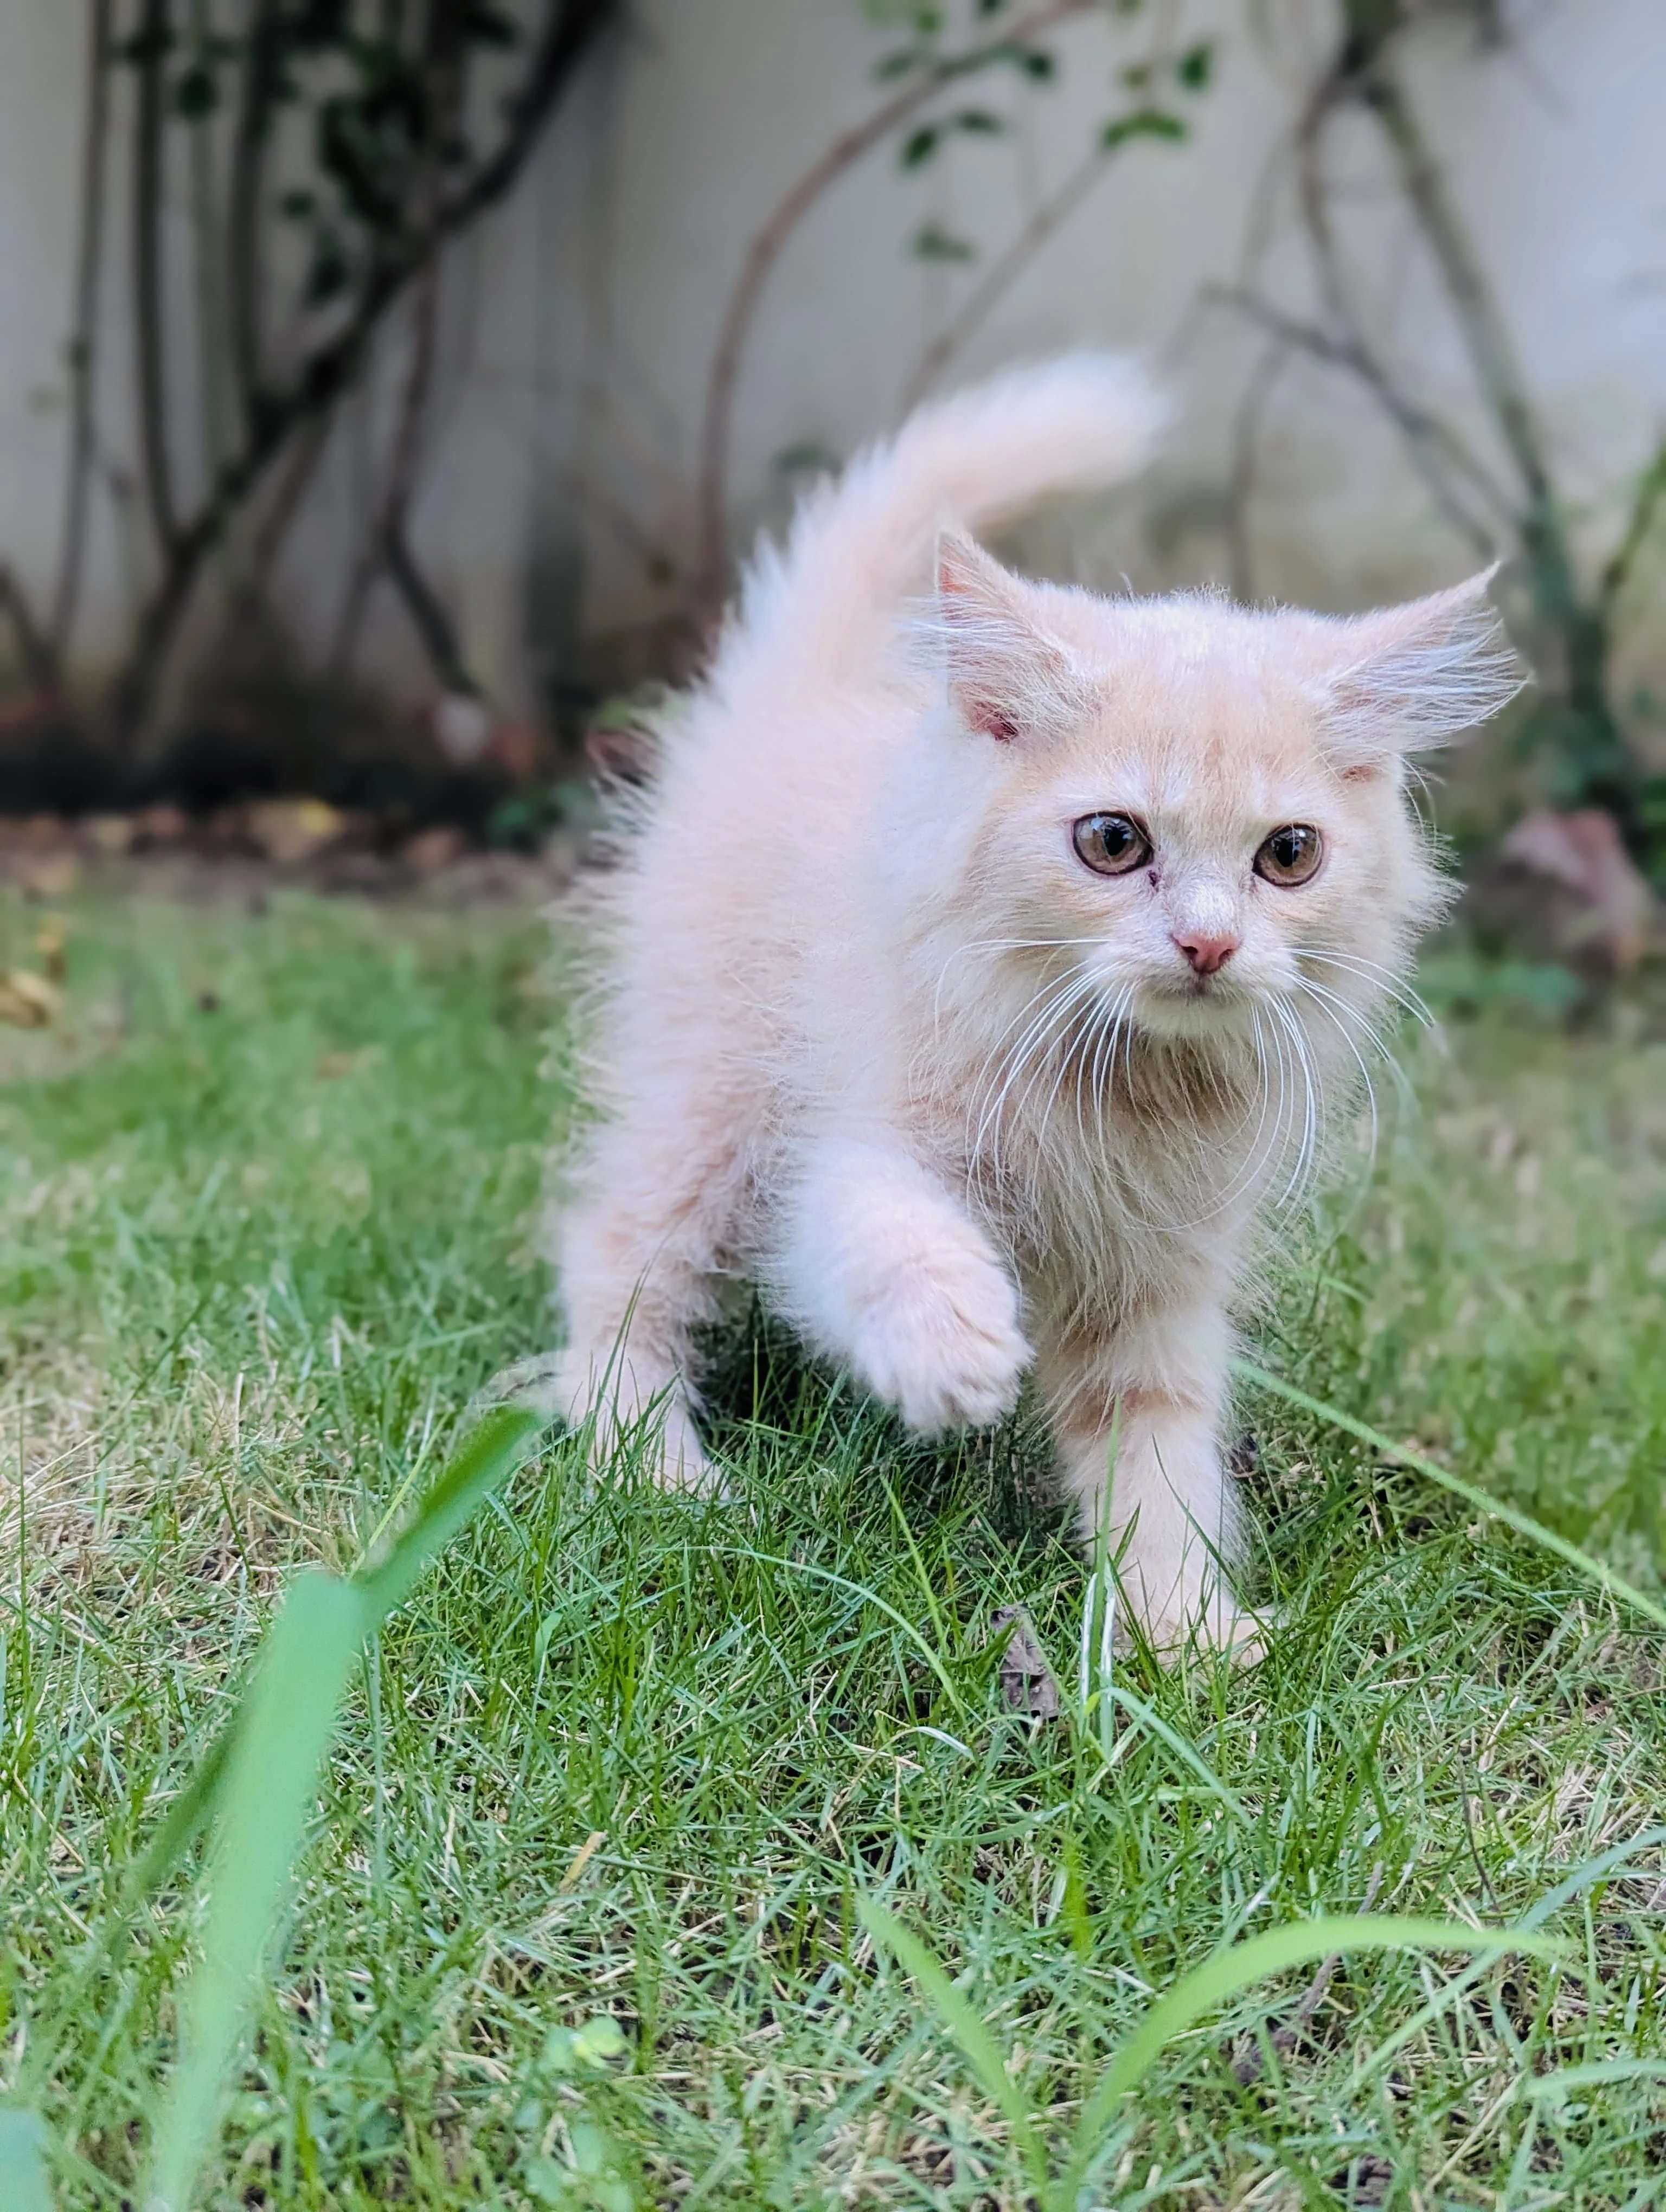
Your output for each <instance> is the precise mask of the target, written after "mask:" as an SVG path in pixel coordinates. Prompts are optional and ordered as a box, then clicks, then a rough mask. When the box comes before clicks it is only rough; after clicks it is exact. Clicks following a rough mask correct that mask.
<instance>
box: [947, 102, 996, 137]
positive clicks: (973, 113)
mask: <svg viewBox="0 0 1666 2212" xmlns="http://www.w3.org/2000/svg"><path fill="white" fill-rule="evenodd" d="M952 120H953V127H954V128H955V129H956V130H957V131H969V132H970V133H971V135H972V136H973V137H980V138H998V137H1000V135H1001V133H1002V132H1003V131H1005V130H1006V117H1005V116H1004V115H997V114H996V113H995V112H994V110H993V109H992V108H988V107H963V108H962V109H961V111H960V112H959V114H958V115H957V116H955V117H954V118H952Z"/></svg>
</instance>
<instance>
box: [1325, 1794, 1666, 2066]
mask: <svg viewBox="0 0 1666 2212" xmlns="http://www.w3.org/2000/svg"><path fill="white" fill-rule="evenodd" d="M1663 1843H1666V1827H1653V1828H1645V1830H1644V1831H1643V1832H1642V1833H1641V1834H1640V1835H1636V1836H1632V1837H1629V1838H1627V1839H1626V1842H1624V1843H1621V1844H1611V1845H1610V1847H1609V1848H1608V1850H1606V1851H1603V1852H1602V1854H1601V1855H1600V1856H1599V1857H1596V1858H1594V1859H1589V1860H1587V1861H1586V1863H1584V1866H1578V1867H1575V1869H1573V1871H1572V1874H1570V1875H1565V1876H1564V1877H1563V1879H1562V1880H1561V1881H1559V1882H1558V1883H1557V1885H1556V1887H1554V1889H1551V1890H1547V1892H1546V1893H1545V1894H1544V1895H1543V1896H1542V1897H1541V1898H1540V1899H1539V1900H1538V1901H1537V1903H1536V1904H1534V1905H1529V1907H1528V1909H1527V1911H1525V1912H1523V1915H1522V1917H1521V1918H1520V1920H1519V1921H1517V1923H1516V1924H1517V1927H1519V1928H1525V1929H1535V1928H1542V1927H1543V1926H1544V1924H1545V1923H1546V1921H1547V1920H1549V1919H1550V1918H1551V1917H1553V1916H1554V1914H1556V1913H1558V1912H1560V1911H1561V1909H1562V1907H1563V1906H1564V1905H1566V1904H1568V1903H1570V1902H1571V1901H1572V1899H1574V1898H1576V1897H1578V1895H1579V1894H1580V1893H1581V1892H1582V1891H1584V1890H1587V1889H1590V1888H1591V1887H1594V1885H1595V1884H1596V1883H1597V1882H1599V1881H1602V1878H1603V1876H1604V1875H1610V1874H1612V1873H1613V1872H1614V1869H1616V1868H1617V1867H1620V1866H1623V1865H1624V1864H1625V1863H1626V1861H1627V1860H1628V1859H1634V1858H1640V1857H1642V1855H1643V1853H1644V1852H1645V1851H1647V1850H1654V1849H1655V1848H1656V1847H1657V1845H1659V1844H1663ZM1485 1965H1486V1961H1485V1960H1477V1961H1476V1963H1475V1964H1474V1966H1466V1967H1465V1968H1464V1969H1463V1972H1462V1973H1460V1974H1454V1975H1453V1977H1452V1978H1451V1980H1450V1982H1448V1983H1447V1984H1446V1985H1445V1987H1444V1989H1442V1990H1438V1992H1437V1994H1436V1995H1435V1996H1432V1997H1431V1998H1430V1999H1429V2001H1428V2002H1427V2003H1426V2004H1425V2005H1424V2006H1422V2007H1421V2008H1420V2010H1419V2011H1417V2012H1415V2013H1414V2015H1412V2017H1411V2019H1410V2020H1408V2021H1405V2022H1404V2023H1403V2024H1402V2026H1401V2027H1397V2028H1396V2029H1395V2032H1394V2033H1393V2034H1392V2035H1390V2036H1389V2037H1387V2038H1386V2039H1384V2040H1383V2042H1382V2043H1379V2044H1378V2045H1377V2048H1376V2050H1375V2051H1370V2052H1368V2053H1367V2054H1366V2056H1365V2057H1363V2058H1361V2059H1359V2061H1358V2062H1357V2063H1355V2066H1354V2069H1353V2074H1352V2075H1350V2076H1349V2079H1348V2085H1347V2095H1348V2096H1350V2097H1352V2096H1355V2095H1357V2094H1358V2093H1359V2090H1360V2089H1361V2088H1362V2087H1364V2086H1365V2083H1366V2082H1367V2081H1369V2080H1370V2079H1371V2075H1373V2074H1378V2073H1380V2072H1381V2071H1382V2069H1383V2067H1385V2066H1386V2065H1387V2064H1388V2063H1389V2059H1391V2058H1392V2057H1394V2056H1395V2052H1396V2051H1402V2050H1403V2049H1404V2048H1405V2046H1406V2045H1407V2044H1408V2043H1411V2042H1414V2040H1415V2039H1416V2038H1417V2037H1418V2036H1420V2034H1421V2033H1423V2031H1424V2029H1425V2028H1426V2027H1429V2026H1430V2025H1431V2024H1432V2022H1433V2021H1436V2020H1438V2018H1439V2017H1440V2015H1441V2014H1442V2012H1444V2009H1445V2008H1446V2007H1447V2006H1448V2005H1449V2004H1451V2003H1453V2002H1455V2001H1456V1999H1457V1998H1458V1997H1460V1996H1462V1994H1463V1992H1464V1990H1466V1989H1468V1987H1469V1985H1470V1984H1471V1983H1473V1982H1474V1980H1475V1979H1476V1978H1478V1976H1479V1975H1480V1974H1481V1971H1482V1969H1483V1967H1484V1966H1485Z"/></svg>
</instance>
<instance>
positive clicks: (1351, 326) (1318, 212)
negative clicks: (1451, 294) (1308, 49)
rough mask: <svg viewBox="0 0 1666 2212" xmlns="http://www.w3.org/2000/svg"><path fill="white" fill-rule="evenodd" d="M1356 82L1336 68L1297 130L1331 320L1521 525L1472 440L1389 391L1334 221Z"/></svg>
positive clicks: (1429, 434) (1415, 423)
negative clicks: (1334, 122) (1330, 145)
mask: <svg viewBox="0 0 1666 2212" xmlns="http://www.w3.org/2000/svg"><path fill="white" fill-rule="evenodd" d="M1350 90H1351V87H1350V81H1349V79H1348V78H1347V76H1345V75H1344V73H1343V72H1342V70H1341V67H1340V66H1339V67H1337V68H1335V69H1332V70H1329V71H1328V72H1327V73H1326V75H1325V76H1323V77H1322V79H1321V81H1320V82H1319V83H1318V85H1317V86H1316V88H1315V90H1314V93H1313V95H1312V97H1311V99H1310V100H1309V101H1308V103H1307V106H1306V107H1305V108H1304V110H1303V112H1302V117H1301V120H1300V122H1299V123H1298V125H1297V129H1296V137H1295V151H1296V191H1297V200H1298V204H1299V206H1300V209H1301V215H1302V222H1303V227H1304V229H1305V230H1306V232H1307V236H1308V243H1309V245H1310V246H1311V248H1312V252H1313V258H1314V264H1315V267H1316V270H1317V274H1318V279H1319V289H1320V294H1321V296H1322V300H1323V301H1324V305H1325V309H1326V312H1327V313H1328V315H1329V319H1330V320H1331V322H1332V323H1333V324H1334V325H1335V326H1336V327H1337V328H1338V329H1339V330H1340V331H1341V332H1342V334H1343V337H1344V340H1345V343H1347V347H1348V349H1349V350H1350V352H1351V354H1352V356H1353V359H1354V361H1355V362H1362V363H1363V362H1369V363H1370V364H1371V375H1370V377H1369V378H1368V379H1367V380H1368V381H1369V382H1370V383H1371V386H1372V390H1373V391H1374V392H1375V393H1376V395H1377V398H1378V400H1379V402H1380V403H1381V404H1383V405H1384V406H1387V407H1389V412H1390V413H1391V414H1392V415H1393V416H1394V419H1395V424H1396V426H1397V427H1398V428H1400V430H1401V431H1402V434H1404V435H1410V436H1412V437H1414V438H1419V439H1425V440H1427V441H1432V445H1433V447H1435V448H1436V449H1438V457H1439V458H1440V459H1442V460H1444V462H1445V463H1446V464H1447V465H1449V466H1450V468H1452V469H1453V470H1454V471H1456V473H1457V474H1458V475H1459V476H1460V477H1464V478H1465V479H1466V480H1467V481H1468V483H1469V484H1470V486H1471V487H1472V489H1474V490H1475V491H1477V492H1478V493H1479V494H1480V495H1481V498H1482V499H1483V500H1484V501H1485V502H1486V503H1487V507H1489V508H1490V509H1491V510H1492V513H1493V516H1494V518H1495V519H1496V520H1498V521H1499V523H1500V524H1501V525H1502V526H1503V527H1504V528H1505V529H1507V530H1511V531H1514V530H1515V529H1516V528H1517V526H1518V523H1519V511H1518V508H1517V504H1516V502H1515V501H1513V500H1511V497H1510V496H1509V495H1508V494H1507V493H1506V492H1505V489H1503V487H1502V486H1501V485H1500V484H1499V483H1498V481H1497V479H1496V478H1495V477H1493V473H1492V471H1491V470H1489V469H1488V468H1487V466H1486V465H1484V464H1483V462H1482V461H1481V459H1480V457H1479V456H1478V455H1477V454H1476V453H1474V452H1473V451H1472V449H1471V448H1470V447H1469V445H1468V442H1467V441H1465V440H1464V439H1463V438H1462V437H1461V436H1460V435H1459V434H1458V432H1457V431H1456V429H1454V428H1452V426H1451V425H1450V423H1446V422H1441V421H1439V420H1438V418H1437V417H1436V416H1434V415H1433V414H1432V412H1431V411H1430V410H1428V409H1427V408H1426V407H1414V408H1411V409H1410V413H1411V416H1412V417H1414V418H1415V419H1414V420H1408V416H1407V411H1406V410H1407V409H1408V407H1409V405H1410V403H1408V402H1407V401H1406V400H1405V398H1404V397H1403V395H1401V396H1400V399H1399V405H1398V410H1396V408H1395V406H1394V405H1393V404H1390V396H1389V395H1391V394H1392V393H1393V392H1394V390H1395V387H1394V384H1393V380H1392V379H1391V378H1390V376H1389V371H1388V369H1387V367H1386V365H1385V364H1384V363H1383V361H1382V358H1381V356H1380V355H1379V354H1378V352H1377V348H1376V347H1375V346H1374V345H1373V344H1372V343H1371V339H1370V337H1369V336H1368V335H1367V333H1366V329H1365V318H1364V316H1363V315H1362V314H1361V313H1360V312H1359V307H1358V306H1357V304H1356V302H1355V301H1354V297H1353V288H1352V287H1351V285H1350V284H1349V283H1348V280H1347V275H1346V272H1345V270H1344V269H1343V265H1342V255H1341V246H1340V243H1339V241H1338V240H1337V236H1336V230H1335V224H1334V222H1332V220H1331V210H1330V197H1329V189H1328V185H1327V181H1326V177H1325V171H1324V143H1323V142H1324V137H1325V131H1326V126H1327V125H1328V124H1329V122H1330V120H1331V118H1332V117H1333V116H1334V115H1335V113H1336V112H1337V108H1338V106H1339V105H1340V104H1341V101H1342V100H1344V99H1345V98H1347V97H1348V96H1350ZM1485 550H1488V551H1490V550H1492V548H1491V545H1490V544H1488V545H1487V548H1486V549H1485Z"/></svg>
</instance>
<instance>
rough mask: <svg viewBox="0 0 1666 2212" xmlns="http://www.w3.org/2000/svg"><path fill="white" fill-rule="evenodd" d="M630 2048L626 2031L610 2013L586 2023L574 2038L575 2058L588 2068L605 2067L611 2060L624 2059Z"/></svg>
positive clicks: (601, 2014) (597, 2016)
mask: <svg viewBox="0 0 1666 2212" xmlns="http://www.w3.org/2000/svg"><path fill="white" fill-rule="evenodd" d="M629 2048H630V2045H629V2043H627V2042H626V2040H625V2033H624V2030H623V2028H622V2027H620V2025H619V2023H618V2021H617V2020H615V2019H614V2017H613V2015H612V2014H611V2013H608V2012H604V2013H598V2014H597V2015H596V2017H595V2018H594V2019H593V2020H587V2021H586V2022H585V2023H584V2025H583V2027H581V2028H579V2029H578V2030H577V2031H576V2032H575V2034H574V2037H573V2056H574V2057H575V2058H576V2059H578V2060H579V2062H580V2063H581V2064H583V2065H587V2066H605V2065H606V2064H607V2063H608V2062H609V2061H610V2060H611V2059H614V2058H623V2057H624V2055H625V2053H626V2051H629Z"/></svg>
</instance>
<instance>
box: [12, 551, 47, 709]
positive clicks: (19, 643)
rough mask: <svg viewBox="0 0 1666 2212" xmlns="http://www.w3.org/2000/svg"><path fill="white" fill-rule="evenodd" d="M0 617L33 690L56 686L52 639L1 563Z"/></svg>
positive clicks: (19, 585) (14, 579) (17, 583)
mask: <svg viewBox="0 0 1666 2212" xmlns="http://www.w3.org/2000/svg"><path fill="white" fill-rule="evenodd" d="M0 619H3V620H4V621H5V622H6V623H8V624H9V627H10V629H11V634H12V637H13V639H14V641H15V644H16V647H17V657H18V659H19V660H20V661H21V663H22V666H23V674H24V677H25V678H26V680H27V684H28V685H29V688H30V690H32V691H45V692H52V691H56V690H57V689H58V661H57V658H56V656H55V655H54V653H53V652H52V643H51V641H50V640H49V639H48V638H47V637H46V635H45V634H44V632H43V631H42V629H41V628H40V623H38V622H37V621H36V620H35V618H34V610H33V607H31V606H30V605H29V602H28V597H27V593H26V592H25V591H24V589H23V586H21V584H20V583H19V582H18V580H17V578H16V576H15V574H13V572H12V571H11V569H10V568H7V567H5V566H4V565H3V564H0Z"/></svg>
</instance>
